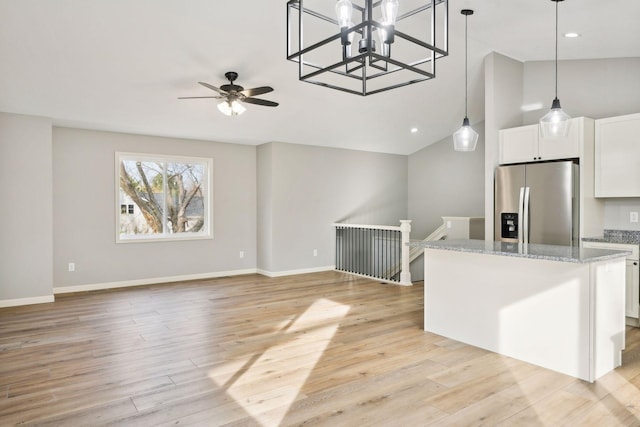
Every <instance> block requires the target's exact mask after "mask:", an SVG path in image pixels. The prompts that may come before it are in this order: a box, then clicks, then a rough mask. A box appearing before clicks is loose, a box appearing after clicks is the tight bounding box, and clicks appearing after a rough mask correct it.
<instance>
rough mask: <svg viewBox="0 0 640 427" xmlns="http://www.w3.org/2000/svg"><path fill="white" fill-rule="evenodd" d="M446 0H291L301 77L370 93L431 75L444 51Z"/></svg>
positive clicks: (291, 30)
mask: <svg viewBox="0 0 640 427" xmlns="http://www.w3.org/2000/svg"><path fill="white" fill-rule="evenodd" d="M448 19H449V18H448V0H412V1H407V0H404V1H402V2H401V1H399V0H377V1H374V0H337V1H336V2H335V3H332V2H331V1H327V0H289V1H288V2H287V59H288V60H290V61H293V62H296V63H297V64H298V78H299V79H300V80H301V81H304V82H307V83H312V84H316V85H319V86H323V87H328V88H332V89H337V90H340V91H343V92H347V93H352V94H355V95H362V96H366V95H372V94H374V93H379V92H383V91H387V90H390V89H395V88H399V87H402V86H406V85H410V84H414V83H419V82H422V81H425V80H430V79H432V78H434V77H435V75H436V59H439V58H442V57H444V56H447V55H448Z"/></svg>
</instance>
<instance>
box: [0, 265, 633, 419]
mask: <svg viewBox="0 0 640 427" xmlns="http://www.w3.org/2000/svg"><path fill="white" fill-rule="evenodd" d="M422 324H423V286H422V284H421V283H416V284H415V285H414V286H412V287H404V286H393V285H385V284H381V283H378V282H375V281H371V280H368V279H363V278H356V277H352V276H349V275H346V274H343V273H339V272H332V271H329V272H323V273H313V274H304V275H298V276H290V277H280V278H268V277H264V276H260V275H257V274H251V275H244V276H234V277H221V278H215V279H206V280H195V281H188V282H177V283H166V284H158V285H150V286H140V287H135V288H121V289H113V290H106V291H95V292H79V293H75V294H65V295H60V296H56V302H55V303H51V304H40V305H33V306H23V307H9V308H3V309H0V425H2V426H5V425H16V424H21V423H32V424H38V425H64V426H75V425H91V426H99V425H123V426H131V425H135V426H160V425H167V426H168V425H176V424H177V425H195V426H198V425H203V426H236V427H237V426H261V427H265V426H269V427H270V426H301V425H304V426H332V427H333V426H355V425H358V426H368V425H373V426H377V425H382V426H388V425H389V426H423V425H433V426H449V425H455V426H465V425H505V426H512V425H524V426H529V425H542V426H555V425H563V424H565V425H567V424H568V425H581V426H582V425H585V426H590V425H593V426H596V425H597V426H600V425H606V426H609V425H612V426H615V425H624V426H627V425H628V426H639V427H640V403H639V402H640V330H639V329H635V328H628V329H627V331H626V333H627V337H626V338H627V339H626V345H627V348H626V350H625V352H624V353H623V366H622V367H620V368H618V369H616V370H615V371H614V372H611V373H609V374H607V375H605V376H604V377H602V378H601V379H600V380H599V381H598V382H596V383H595V384H588V383H585V382H584V381H580V380H577V379H574V378H571V377H568V376H566V375H563V374H559V373H556V372H552V371H549V370H547V369H543V368H540V367H537V366H533V365H530V364H527V363H524V362H520V361H517V360H514V359H511V358H508V357H504V356H500V355H497V354H495V353H492V352H489V351H486V350H483V349H479V348H476V347H473V346H470V345H467V344H464V343H461V342H457V341H454V340H450V339H447V338H445V337H441V336H438V335H435V334H430V333H425V332H424V331H423V330H422Z"/></svg>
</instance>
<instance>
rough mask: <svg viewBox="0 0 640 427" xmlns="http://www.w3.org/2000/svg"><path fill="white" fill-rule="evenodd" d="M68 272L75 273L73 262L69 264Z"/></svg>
mask: <svg viewBox="0 0 640 427" xmlns="http://www.w3.org/2000/svg"><path fill="white" fill-rule="evenodd" d="M69 271H76V263H75V262H70V263H69Z"/></svg>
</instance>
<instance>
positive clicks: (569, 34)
mask: <svg viewBox="0 0 640 427" xmlns="http://www.w3.org/2000/svg"><path fill="white" fill-rule="evenodd" d="M563 35H564V36H565V37H566V38H568V39H575V38H576V37H580V34H578V33H564V34H563Z"/></svg>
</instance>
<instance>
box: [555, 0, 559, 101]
mask: <svg viewBox="0 0 640 427" xmlns="http://www.w3.org/2000/svg"><path fill="white" fill-rule="evenodd" d="M555 3H556V99H557V98H558V3H559V0H555Z"/></svg>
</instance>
